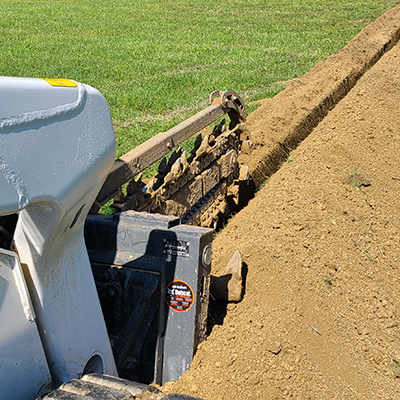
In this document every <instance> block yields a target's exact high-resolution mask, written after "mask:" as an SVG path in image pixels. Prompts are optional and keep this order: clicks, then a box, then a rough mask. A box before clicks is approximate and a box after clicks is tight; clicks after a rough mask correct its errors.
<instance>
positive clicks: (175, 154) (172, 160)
mask: <svg viewBox="0 0 400 400" xmlns="http://www.w3.org/2000/svg"><path fill="white" fill-rule="evenodd" d="M181 155H182V148H181V147H179V149H178V150H174V151H173V152H172V154H171V157H170V158H169V160H168V166H169V167H170V168H172V165H173V164H174V163H175V161H176V160H177V159H178V158H179V157H180V156H181Z"/></svg>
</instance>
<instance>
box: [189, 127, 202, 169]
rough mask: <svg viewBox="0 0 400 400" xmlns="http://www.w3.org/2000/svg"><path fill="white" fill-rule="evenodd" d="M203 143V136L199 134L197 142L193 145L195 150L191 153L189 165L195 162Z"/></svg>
mask: <svg viewBox="0 0 400 400" xmlns="http://www.w3.org/2000/svg"><path fill="white" fill-rule="evenodd" d="M202 141H203V138H202V136H201V134H198V135H197V136H196V140H195V141H194V145H193V149H192V150H191V151H190V156H189V158H188V162H189V164H190V163H191V162H192V161H193V160H194V158H195V157H196V152H197V150H198V148H199V147H200V146H201V142H202Z"/></svg>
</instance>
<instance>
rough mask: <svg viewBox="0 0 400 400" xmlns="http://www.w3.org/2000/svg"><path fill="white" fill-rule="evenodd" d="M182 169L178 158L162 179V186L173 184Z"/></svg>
mask: <svg viewBox="0 0 400 400" xmlns="http://www.w3.org/2000/svg"><path fill="white" fill-rule="evenodd" d="M181 168H182V163H181V160H180V158H178V159H177V160H176V161H175V162H174V164H173V165H172V167H171V171H170V172H168V174H167V175H166V176H165V178H164V184H165V185H169V184H171V183H173V182H175V180H176V178H177V177H178V176H179V173H180V171H181Z"/></svg>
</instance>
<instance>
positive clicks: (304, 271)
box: [163, 7, 400, 400]
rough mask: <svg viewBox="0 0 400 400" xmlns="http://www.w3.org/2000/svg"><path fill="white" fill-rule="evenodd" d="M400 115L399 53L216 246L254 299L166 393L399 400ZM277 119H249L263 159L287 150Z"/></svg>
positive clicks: (295, 155)
mask: <svg viewBox="0 0 400 400" xmlns="http://www.w3.org/2000/svg"><path fill="white" fill-rule="evenodd" d="M398 9H399V7H396V10H397V13H399V10H398ZM397 26H398V23H397ZM392 44H394V43H392ZM318 68H319V67H318ZM321 79H322V78H321ZM320 83H321V85H322V86H321V93H322V92H324V91H326V87H325V86H324V85H323V82H322V81H320ZM289 90H291V89H289ZM288 93H289V94H290V93H294V92H288ZM288 93H286V95H284V94H281V97H282V96H287V95H288ZM304 96H306V95H304ZM282 98H283V97H282ZM305 99H306V100H307V97H305ZM275 104H276V103H275ZM399 105H400V45H395V46H394V47H393V48H392V49H391V50H390V51H389V52H387V54H385V55H384V56H382V58H381V59H380V60H379V61H378V62H377V63H376V64H375V66H374V67H372V68H371V69H370V70H369V71H368V72H366V73H365V74H364V75H363V77H362V78H361V79H360V80H359V81H358V83H357V84H356V85H355V86H354V88H353V89H351V90H350V92H349V93H348V94H347V96H346V97H345V98H344V99H343V100H342V101H340V102H339V103H338V105H337V106H336V107H335V108H334V109H333V110H332V111H331V112H329V113H328V115H327V116H326V117H325V118H324V119H323V120H322V122H320V123H319V125H318V126H317V128H315V129H314V130H313V131H312V133H311V134H310V135H309V136H308V137H307V139H305V140H304V141H303V142H302V143H301V145H300V146H299V147H298V148H297V150H295V151H293V152H292V153H291V154H290V156H289V158H287V160H286V162H285V164H284V165H283V167H282V168H281V169H280V170H279V171H278V172H277V173H275V174H274V175H273V176H272V177H271V179H270V180H269V181H268V182H267V183H266V184H265V186H264V188H263V189H262V190H260V191H259V192H258V194H257V195H256V197H255V198H254V199H253V200H252V201H251V202H250V204H249V206H248V207H246V208H245V209H244V210H243V211H241V212H240V213H239V214H238V215H236V216H235V217H234V218H232V220H231V221H230V223H229V224H228V225H227V227H226V228H225V229H224V231H223V232H222V233H221V234H219V235H218V236H217V237H216V239H215V241H214V244H213V268H214V269H215V270H216V271H218V270H221V269H223V268H224V267H225V265H226V264H227V262H228V261H229V258H230V256H231V255H232V254H233V253H234V251H235V250H237V249H239V250H240V251H241V252H242V255H243V257H244V261H245V263H246V265H247V268H248V274H247V285H246V293H245V296H244V299H243V301H242V302H241V303H239V304H236V305H228V307H227V313H226V316H225V318H224V321H223V325H215V326H214V328H213V330H212V332H211V334H210V336H209V337H208V339H207V340H206V341H205V342H204V343H202V344H201V345H200V347H199V349H198V351H197V353H196V356H195V358H194V361H193V363H192V367H191V369H190V371H188V372H187V373H186V374H185V375H184V376H183V377H181V379H180V380H179V381H178V382H176V383H168V384H167V385H165V387H164V388H163V389H164V391H166V392H173V391H174V392H178V393H187V394H190V395H193V396H198V397H201V398H204V399H210V400H211V399H213V400H215V399H269V398H290V397H293V398H299V399H306V398H310V399H314V398H322V399H331V398H332V399H366V398H367V399H395V398H399V394H398V393H400V379H397V377H398V376H400V330H399V325H400V320H399V317H400V295H399V286H400V282H399V281H400V245H399V242H400V213H399V210H400V196H399V194H400V163H399V162H398V160H397V155H398V154H400V136H399V134H400V113H399V107H400V106H399ZM293 107H301V106H300V105H299V104H295V105H294V106H293ZM268 110H272V108H271V106H270V105H269V104H268V103H266V104H265V106H263V107H262V108H260V109H259V111H257V113H256V114H255V115H253V116H252V117H251V118H253V121H252V124H253V125H252V126H253V130H252V132H253V133H254V137H255V141H256V143H257V144H258V150H257V151H258V152H259V153H256V154H261V152H264V154H266V151H265V148H267V147H268V146H275V145H277V144H278V146H279V143H281V144H282V142H281V141H280V140H277V139H276V137H275V136H274V135H273V134H266V132H269V130H270V128H271V127H270V125H269V124H268V123H267V122H266V121H269V120H268V118H270V114H268V112H269V111H268ZM308 111H310V110H308ZM274 112H275V111H274ZM294 115H295V114H294V113H293V112H291V116H290V118H289V119H290V120H291V121H292V120H293V119H294V118H292V117H293V116H294ZM296 115H297V114H296ZM251 118H250V119H251ZM274 118H276V121H278V115H277V113H276V112H275V114H274ZM320 119H322V118H320ZM282 121H283V122H282ZM284 121H285V119H284V118H282V120H281V122H282V126H284V125H285V124H284ZM290 123H291V122H290ZM290 123H289V124H290ZM275 132H276V133H275V135H279V134H280V130H279V129H277V130H276V131H275ZM271 148H272V147H271ZM280 148H281V149H282V146H280ZM287 149H288V147H287V146H286V147H285V146H284V147H283V150H282V151H287ZM286 156H288V154H287V155H286ZM264 157H265V156H264ZM264 159H265V158H264ZM271 160H272V158H271ZM271 162H272V161H271ZM260 164H262V162H261V163H255V164H254V166H253V171H254V170H255V169H256V168H258V167H259V165H260ZM216 271H215V272H216Z"/></svg>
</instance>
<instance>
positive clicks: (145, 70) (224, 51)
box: [0, 0, 397, 156]
mask: <svg viewBox="0 0 400 400" xmlns="http://www.w3.org/2000/svg"><path fill="white" fill-rule="evenodd" d="M396 4H397V1H393V0H363V1H359V0H358V1H352V0H302V1H300V0H297V1H294V0H279V1H278V0H268V1H266V0H247V1H243V0H230V1H226V0H222V1H219V2H216V1H211V0H198V1H196V2H193V1H189V0H176V1H172V0H129V1H127V0H118V1H113V0H96V1H94V0H33V1H32V0H1V2H0V12H1V19H0V66H1V67H0V68H1V70H0V75H8V76H29V77H47V78H70V79H75V80H78V81H81V82H84V83H88V84H90V85H92V86H94V87H96V88H98V89H99V90H100V91H101V92H102V93H103V94H104V96H105V97H106V99H107V100H108V102H109V105H110V108H111V114H112V116H113V120H114V125H115V131H116V136H117V145H118V154H117V155H118V156H119V155H121V154H123V153H125V152H127V151H128V150H130V149H132V148H133V147H135V146H137V145H138V144H139V143H141V142H143V141H144V140H146V139H147V138H149V137H151V136H153V135H154V134H156V133H158V132H160V131H165V130H167V129H168V128H170V127H171V126H173V125H175V124H176V123H178V122H180V121H182V120H183V119H185V118H187V117H189V116H191V115H193V114H194V113H195V112H197V111H198V110H199V109H201V108H203V107H204V106H206V105H207V100H206V99H207V98H208V95H209V93H210V92H212V91H213V90H216V89H220V90H226V89H231V90H235V91H237V92H238V93H239V94H240V95H241V96H242V98H243V99H244V100H245V102H250V101H255V100H258V99H261V98H265V97H268V96H273V95H274V94H276V93H277V92H278V91H279V90H280V89H281V85H279V84H278V85H277V84H275V83H276V82H281V81H285V80H288V79H291V78H295V77H297V76H299V75H302V74H304V73H305V72H306V71H307V70H308V69H309V68H310V67H311V66H313V65H314V64H316V63H317V62H318V61H321V60H323V59H324V58H326V57H327V56H328V55H330V54H333V53H335V52H337V51H338V50H340V49H341V48H342V47H343V46H344V45H345V44H346V42H347V41H348V40H350V39H351V38H352V37H353V36H354V35H355V34H357V33H358V32H359V31H360V30H361V29H362V28H363V27H365V26H366V25H367V24H369V23H370V22H372V21H373V20H374V19H376V18H377V17H378V16H379V15H381V14H382V13H383V12H384V11H385V10H386V9H387V8H388V7H392V6H395V5H396Z"/></svg>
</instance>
